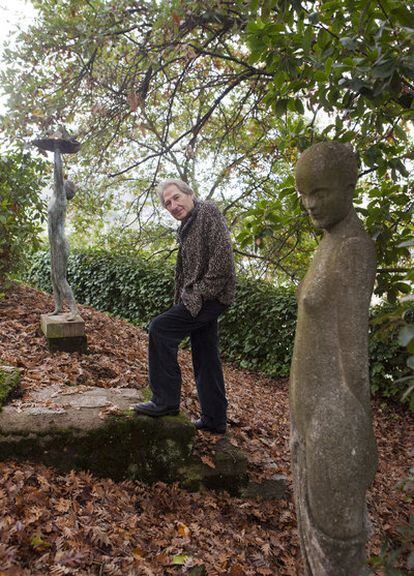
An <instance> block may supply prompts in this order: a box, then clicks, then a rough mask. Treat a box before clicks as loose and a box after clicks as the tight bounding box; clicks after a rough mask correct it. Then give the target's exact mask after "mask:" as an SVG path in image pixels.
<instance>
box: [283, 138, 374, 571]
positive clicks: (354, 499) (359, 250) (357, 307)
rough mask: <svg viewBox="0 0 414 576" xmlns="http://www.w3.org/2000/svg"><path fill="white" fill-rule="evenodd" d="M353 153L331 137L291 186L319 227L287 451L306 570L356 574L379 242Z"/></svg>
mask: <svg viewBox="0 0 414 576" xmlns="http://www.w3.org/2000/svg"><path fill="white" fill-rule="evenodd" d="M356 180H357V160H356V156H355V154H354V153H353V152H352V150H351V149H350V148H349V147H348V146H346V145H344V144H340V143H337V142H324V143H321V144H315V145H314V146H312V147H311V148H309V149H308V150H306V151H305V152H304V153H303V154H302V156H301V157H300V159H299V161H298V164H297V168H296V185H297V189H298V192H299V194H300V197H301V199H302V203H303V205H304V207H305V209H306V211H307V212H308V213H309V216H310V218H311V220H312V223H313V224H314V225H315V227H316V228H318V229H322V230H324V236H323V238H322V240H321V242H320V244H319V246H318V248H317V250H316V252H315V255H314V258H313V261H312V263H311V265H310V267H309V270H308V272H307V274H306V276H305V278H304V280H303V282H302V283H301V285H300V286H299V288H298V291H297V299H298V321H297V327H296V337H295V346H294V352H293V360H292V367H291V382H290V409H291V452H292V469H293V476H294V488H295V499H296V511H297V518H298V526H299V535H300V543H301V550H302V556H303V561H304V569H305V574H306V576H359V575H360V574H361V571H362V568H363V564H364V546H365V543H366V539H367V535H368V519H367V512H366V503H365V495H366V490H367V488H368V487H369V485H370V484H371V482H372V480H373V478H374V475H375V471H376V466H377V452H376V443H375V438H374V434H373V429H372V421H371V412H370V389H369V376H368V309H369V303H370V299H371V294H372V290H373V285H374V279H375V271H376V261H375V247H374V243H373V242H372V240H371V239H370V238H369V236H368V235H367V234H366V232H365V231H364V229H363V227H362V224H361V222H360V220H359V218H358V216H357V214H356V212H355V210H354V207H353V203H352V199H353V192H354V189H355V184H356Z"/></svg>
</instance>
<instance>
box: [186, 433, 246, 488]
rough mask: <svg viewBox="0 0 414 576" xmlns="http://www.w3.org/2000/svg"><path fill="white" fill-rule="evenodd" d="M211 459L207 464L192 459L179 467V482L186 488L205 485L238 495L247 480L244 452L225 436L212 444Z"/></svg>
mask: <svg viewBox="0 0 414 576" xmlns="http://www.w3.org/2000/svg"><path fill="white" fill-rule="evenodd" d="M211 460H212V462H211V463H212V465H211V466H209V465H208V464H205V463H203V462H201V461H200V460H199V459H198V458H197V459H193V460H192V462H191V464H190V465H187V466H186V467H184V468H182V469H181V474H182V478H181V484H182V485H183V486H184V487H185V488H187V489H188V490H194V491H195V490H199V488H200V487H205V488H209V489H212V490H226V491H227V492H229V494H231V495H233V496H239V495H240V494H241V492H242V490H243V488H244V487H245V486H246V484H247V482H248V476H247V458H246V455H245V454H244V452H242V450H240V448H238V447H237V446H234V445H233V444H231V443H230V441H229V439H228V438H226V437H225V438H222V439H221V440H219V442H217V443H216V444H215V445H214V451H213V453H212V457H211Z"/></svg>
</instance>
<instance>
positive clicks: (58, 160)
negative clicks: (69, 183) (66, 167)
mask: <svg viewBox="0 0 414 576" xmlns="http://www.w3.org/2000/svg"><path fill="white" fill-rule="evenodd" d="M54 180H55V196H56V200H57V201H58V202H61V203H62V204H66V195H65V188H64V179H63V162H62V154H61V152H60V151H59V150H55V154H54Z"/></svg>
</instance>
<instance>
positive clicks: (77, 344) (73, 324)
mask: <svg viewBox="0 0 414 576" xmlns="http://www.w3.org/2000/svg"><path fill="white" fill-rule="evenodd" d="M67 316H68V315H67V314H57V315H56V316H49V315H48V314H41V316H40V325H41V328H42V332H43V334H44V335H45V336H46V339H47V344H48V348H49V350H50V351H51V352H57V351H60V352H80V353H83V354H86V352H87V351H88V346H87V338H86V335H85V322H84V320H83V319H82V317H81V316H80V315H79V314H78V316H76V318H75V320H73V321H69V320H68V319H67Z"/></svg>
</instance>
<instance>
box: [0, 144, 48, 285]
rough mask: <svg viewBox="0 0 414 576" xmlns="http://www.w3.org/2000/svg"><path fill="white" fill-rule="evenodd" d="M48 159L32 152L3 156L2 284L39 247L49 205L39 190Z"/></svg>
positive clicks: (0, 191)
mask: <svg viewBox="0 0 414 576" xmlns="http://www.w3.org/2000/svg"><path fill="white" fill-rule="evenodd" d="M44 172H45V163H44V161H42V160H33V159H32V158H31V157H30V155H29V154H27V153H26V154H25V153H22V152H8V153H6V154H4V155H3V156H1V157H0V286H1V285H2V284H3V283H4V281H5V280H6V277H7V276H9V275H13V274H16V273H17V272H19V271H20V270H21V269H22V268H23V265H24V264H25V263H26V261H27V259H28V258H29V257H30V255H31V253H32V252H33V251H34V250H39V246H40V241H39V235H40V232H41V230H42V227H41V224H42V222H43V221H44V219H45V206H44V203H43V202H42V200H41V199H40V195H39V191H40V190H41V188H42V186H43V175H44Z"/></svg>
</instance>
